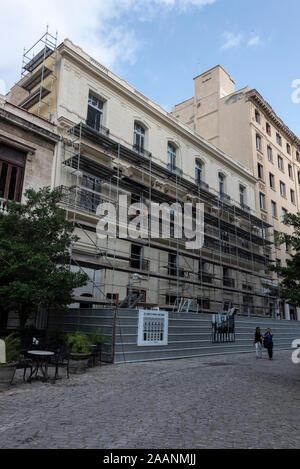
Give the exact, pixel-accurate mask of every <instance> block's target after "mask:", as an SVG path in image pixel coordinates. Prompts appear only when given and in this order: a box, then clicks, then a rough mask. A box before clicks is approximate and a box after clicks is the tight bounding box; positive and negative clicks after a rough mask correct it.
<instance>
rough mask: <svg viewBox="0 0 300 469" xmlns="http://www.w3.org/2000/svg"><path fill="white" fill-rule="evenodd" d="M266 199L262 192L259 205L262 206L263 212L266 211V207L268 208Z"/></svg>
mask: <svg viewBox="0 0 300 469" xmlns="http://www.w3.org/2000/svg"><path fill="white" fill-rule="evenodd" d="M265 201H266V197H265V194H263V193H262V192H260V193H259V204H260V208H261V210H265V207H266V203H265Z"/></svg>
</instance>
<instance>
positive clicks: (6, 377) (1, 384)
mask: <svg viewBox="0 0 300 469" xmlns="http://www.w3.org/2000/svg"><path fill="white" fill-rule="evenodd" d="M16 366H17V364H16V363H8V364H2V365H1V366H0V392H1V391H7V390H8V389H9V387H10V383H11V380H12V379H13V376H14V374H15V371H16Z"/></svg>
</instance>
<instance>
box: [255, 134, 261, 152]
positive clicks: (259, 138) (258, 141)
mask: <svg viewBox="0 0 300 469" xmlns="http://www.w3.org/2000/svg"><path fill="white" fill-rule="evenodd" d="M256 148H257V150H259V151H261V137H260V136H259V135H258V134H256Z"/></svg>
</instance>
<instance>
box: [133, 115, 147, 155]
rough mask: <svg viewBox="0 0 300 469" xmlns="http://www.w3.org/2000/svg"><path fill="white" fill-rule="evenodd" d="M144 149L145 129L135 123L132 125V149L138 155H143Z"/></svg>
mask: <svg viewBox="0 0 300 469" xmlns="http://www.w3.org/2000/svg"><path fill="white" fill-rule="evenodd" d="M144 148H145V129H144V127H142V126H141V125H140V124H138V123H137V122H135V123H134V135H133V149H134V150H135V151H136V152H137V153H139V154H142V155H143V154H144Z"/></svg>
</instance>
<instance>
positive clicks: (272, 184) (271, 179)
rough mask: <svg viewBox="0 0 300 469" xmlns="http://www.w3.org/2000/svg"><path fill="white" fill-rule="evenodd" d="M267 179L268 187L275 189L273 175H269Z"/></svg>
mask: <svg viewBox="0 0 300 469" xmlns="http://www.w3.org/2000/svg"><path fill="white" fill-rule="evenodd" d="M269 179H270V187H271V188H272V189H275V178H274V174H272V173H269Z"/></svg>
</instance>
